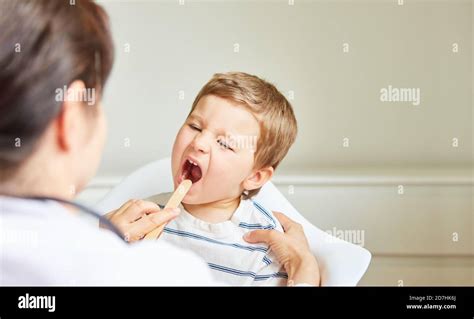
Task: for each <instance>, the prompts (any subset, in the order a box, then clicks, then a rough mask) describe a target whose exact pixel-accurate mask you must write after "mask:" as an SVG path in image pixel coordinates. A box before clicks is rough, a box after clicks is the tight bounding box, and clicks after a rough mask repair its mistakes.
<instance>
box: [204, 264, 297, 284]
mask: <svg viewBox="0 0 474 319" xmlns="http://www.w3.org/2000/svg"><path fill="white" fill-rule="evenodd" d="M207 264H208V265H209V267H210V268H211V269H212V270H217V271H220V272H225V273H228V274H230V275H235V276H241V277H251V278H253V279H254V280H255V281H262V280H267V279H271V278H288V274H287V273H284V272H275V273H271V274H265V275H257V274H256V273H254V272H252V271H243V270H238V269H235V268H230V267H226V266H222V265H217V264H213V263H207Z"/></svg>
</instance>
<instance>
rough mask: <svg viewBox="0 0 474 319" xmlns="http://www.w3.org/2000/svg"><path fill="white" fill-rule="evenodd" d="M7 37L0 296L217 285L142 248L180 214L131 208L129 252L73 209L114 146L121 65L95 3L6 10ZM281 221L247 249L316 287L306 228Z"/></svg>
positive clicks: (174, 254)
mask: <svg viewBox="0 0 474 319" xmlns="http://www.w3.org/2000/svg"><path fill="white" fill-rule="evenodd" d="M0 30H2V31H1V32H0V236H1V237H0V285H218V284H219V283H218V282H214V281H213V279H212V277H211V275H210V273H209V270H208V268H207V265H206V264H205V263H204V262H203V261H202V260H201V259H199V258H198V257H196V256H195V255H194V254H192V253H191V252H187V251H182V250H179V249H177V248H175V247H173V246H169V245H168V244H166V243H162V242H160V241H159V240H158V241H157V242H144V241H139V239H141V238H142V237H143V236H144V235H145V234H146V233H148V232H149V231H151V230H152V229H154V228H155V227H157V226H159V225H162V224H164V223H166V222H168V221H169V220H171V219H172V218H174V217H176V216H177V214H179V211H173V210H162V211H160V209H159V207H157V206H156V205H155V204H154V203H151V202H146V201H141V200H130V201H128V202H127V203H124V205H123V206H122V207H120V208H118V209H117V210H116V211H113V212H111V213H109V214H108V218H109V220H110V222H111V223H112V224H113V225H114V226H111V225H109V226H108V228H115V230H116V231H117V233H119V234H120V235H123V237H125V239H126V240H127V241H128V242H129V243H127V242H126V241H125V240H123V238H121V237H119V236H117V234H114V233H113V232H112V231H109V230H105V229H99V228H98V227H96V226H95V225H96V223H95V224H94V223H90V222H88V221H86V220H85V219H84V216H85V214H84V211H83V210H82V211H81V210H79V209H77V208H76V207H74V206H72V205H71V204H68V203H67V201H71V200H73V199H74V196H75V194H76V193H78V192H80V191H81V190H82V189H83V188H84V186H85V185H86V184H87V183H88V181H89V180H90V179H91V178H92V177H93V175H94V173H95V171H96V169H97V166H98V164H99V161H100V157H101V153H102V149H103V146H104V143H105V137H106V120H105V118H104V112H103V107H102V105H101V98H102V96H103V92H104V87H105V82H106V80H107V78H108V76H109V73H110V71H111V69H112V65H113V44H112V39H111V35H110V31H109V25H108V18H107V14H106V13H105V11H104V10H103V9H102V8H101V7H100V6H99V5H97V4H95V3H93V2H92V1H88V0H76V1H75V4H74V5H70V4H69V2H68V1H61V0H36V1H24V0H8V1H1V2H0ZM130 107H131V108H132V107H134V106H130ZM45 198H54V200H51V199H49V200H47V199H45ZM65 201H66V202H65ZM86 211H87V209H86ZM277 216H278V217H279V219H280V221H281V222H282V225H283V227H284V228H285V233H284V234H283V233H277V232H274V231H266V230H265V231H264V230H259V231H255V232H253V233H251V234H250V236H248V238H246V240H247V241H249V242H251V243H257V242H264V243H266V244H268V245H269V246H270V247H271V249H273V250H274V251H275V252H276V254H277V256H278V259H280V262H281V263H282V264H283V265H284V267H285V268H286V271H287V272H288V274H289V282H290V283H294V284H310V285H318V284H319V272H318V266H317V262H316V260H315V258H314V257H313V256H312V254H311V253H310V251H309V248H308V244H307V241H306V238H305V236H304V233H303V231H302V228H301V226H300V225H298V224H296V223H294V222H293V221H291V220H290V219H288V218H287V217H285V216H284V215H282V214H277ZM106 221H107V220H106Z"/></svg>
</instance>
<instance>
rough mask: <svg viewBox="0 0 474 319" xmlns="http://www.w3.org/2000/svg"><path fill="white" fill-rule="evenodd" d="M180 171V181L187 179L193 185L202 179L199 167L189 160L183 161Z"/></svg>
mask: <svg viewBox="0 0 474 319" xmlns="http://www.w3.org/2000/svg"><path fill="white" fill-rule="evenodd" d="M181 171H182V173H181V177H182V179H183V180H185V179H189V180H191V182H193V184H194V183H197V182H198V181H199V180H200V179H201V177H202V171H201V168H200V167H199V165H198V164H197V163H195V162H193V161H191V160H189V159H187V160H186V161H184V164H183V167H182V169H181Z"/></svg>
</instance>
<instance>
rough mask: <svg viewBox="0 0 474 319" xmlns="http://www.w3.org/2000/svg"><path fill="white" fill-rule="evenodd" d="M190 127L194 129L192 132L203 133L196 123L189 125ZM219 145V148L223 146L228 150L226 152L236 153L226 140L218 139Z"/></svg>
mask: <svg viewBox="0 0 474 319" xmlns="http://www.w3.org/2000/svg"><path fill="white" fill-rule="evenodd" d="M188 126H189V127H190V128H191V129H192V130H195V131H198V132H202V129H201V128H200V127H199V126H198V125H197V124H194V123H189V124H188ZM217 144H219V146H221V147H222V148H224V149H226V150H230V151H232V152H234V151H235V150H234V149H233V148H232V147H231V146H230V145H229V144H228V143H226V142H225V141H224V140H222V139H220V138H219V139H217Z"/></svg>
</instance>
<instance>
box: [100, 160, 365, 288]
mask: <svg viewBox="0 0 474 319" xmlns="http://www.w3.org/2000/svg"><path fill="white" fill-rule="evenodd" d="M172 190H173V181H172V176H171V164H170V158H165V159H161V160H158V161H155V162H152V163H149V164H147V165H145V166H143V167H141V168H139V169H137V170H136V171H135V172H133V173H132V174H130V175H129V176H127V177H125V178H124V179H123V180H122V181H121V182H120V183H119V184H118V185H117V186H116V187H114V188H113V189H112V190H111V191H110V192H109V193H108V194H107V195H106V196H105V197H104V198H103V199H102V200H101V201H100V202H99V203H98V204H97V205H96V206H95V209H96V210H97V211H99V212H102V213H104V214H105V213H106V212H109V211H111V210H113V209H116V208H118V207H120V206H121V205H122V204H123V203H125V202H126V201H127V200H129V199H131V198H146V197H149V196H152V195H155V194H158V193H164V192H170V191H172ZM254 199H255V200H256V201H258V202H259V203H261V204H262V205H263V206H264V207H265V208H267V209H269V210H273V211H279V212H282V213H284V214H285V215H287V216H288V217H290V218H291V219H293V220H295V221H297V222H298V223H300V224H302V225H303V227H304V231H305V234H306V237H307V238H308V242H309V244H310V247H311V251H312V252H313V254H314V255H315V256H316V258H317V260H318V263H319V265H320V270H321V279H322V284H323V285H325V286H355V285H357V283H358V282H359V280H360V278H362V276H363V275H364V273H365V271H366V270H367V267H368V265H369V263H370V259H371V254H370V252H369V251H368V250H366V249H364V248H362V247H360V246H357V245H354V244H352V243H349V242H346V241H343V240H340V239H338V238H335V237H333V236H331V235H329V234H328V233H326V232H324V231H322V230H321V229H319V228H317V227H316V226H314V225H312V224H311V223H310V222H309V221H308V220H307V219H306V218H305V217H303V215H301V214H300V213H299V212H298V211H297V210H296V209H295V208H294V207H293V205H291V204H290V202H289V201H288V200H287V199H286V198H285V197H284V196H283V194H282V193H281V192H280V191H279V190H278V189H277V188H276V187H275V185H273V183H271V182H268V183H267V184H265V185H264V186H263V187H262V189H261V191H260V192H259V194H258V195H257V196H256V197H255V198H254Z"/></svg>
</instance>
